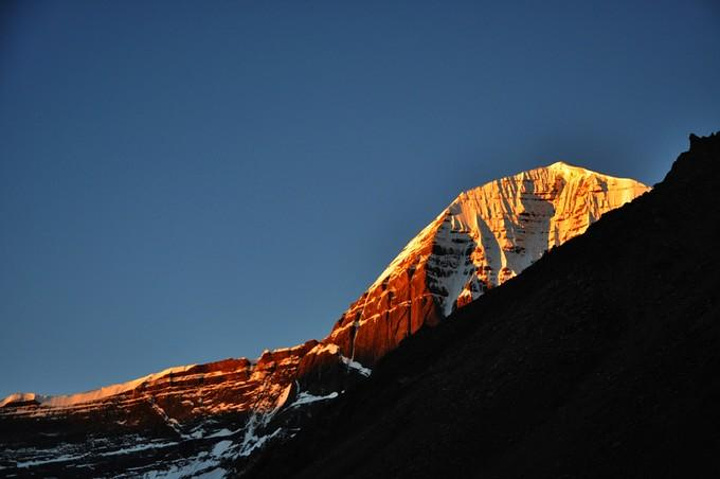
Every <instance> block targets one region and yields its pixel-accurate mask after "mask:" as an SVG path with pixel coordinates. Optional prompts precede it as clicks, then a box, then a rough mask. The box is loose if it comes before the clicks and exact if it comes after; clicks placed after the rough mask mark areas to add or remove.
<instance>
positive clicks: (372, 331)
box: [325, 162, 649, 365]
mask: <svg viewBox="0 0 720 479" xmlns="http://www.w3.org/2000/svg"><path fill="white" fill-rule="evenodd" d="M648 190H649V188H648V187H647V186H645V185H643V184H641V183H638V182H637V181H634V180H630V179H621V178H613V177H609V176H606V175H601V174H599V173H595V172H592V171H589V170H586V169H583V168H579V167H575V166H570V165H568V164H566V163H562V162H558V163H553V164H552V165H550V166H547V167H544V168H537V169H534V170H530V171H526V172H523V173H520V174H518V175H515V176H510V177H507V178H502V179H499V180H496V181H493V182H490V183H487V184H486V185H483V186H481V187H479V188H475V189H473V190H470V191H467V192H465V193H462V194H460V196H458V197H457V198H456V199H455V201H453V202H452V203H451V204H450V206H448V207H447V208H446V209H445V210H443V211H442V213H440V215H438V217H437V218H436V219H435V220H434V221H433V222H432V223H430V224H429V225H428V226H427V227H426V228H425V229H423V230H422V231H421V232H420V233H419V234H418V235H417V236H416V237H415V238H414V239H413V240H412V241H411V242H410V243H408V245H407V246H406V247H405V249H403V251H402V252H401V253H400V254H399V255H398V257H397V258H395V260H394V261H393V262H392V263H391V264H390V266H389V267H388V268H387V269H386V270H385V271H384V272H383V273H382V274H381V275H380V277H379V278H378V279H377V281H375V283H373V284H372V285H371V286H370V288H368V290H367V291H366V292H365V293H364V294H363V295H362V296H361V297H360V298H359V299H358V300H357V301H356V302H355V303H354V304H352V305H351V306H350V308H349V309H348V310H347V311H346V312H345V313H344V314H343V316H342V318H340V320H339V321H338V323H337V324H336V325H335V327H334V328H333V331H332V333H331V334H330V336H329V337H328V338H327V339H326V340H325V342H332V343H334V344H337V345H338V346H339V347H340V351H341V352H342V354H343V355H345V356H347V357H351V358H355V359H357V360H358V361H359V362H360V363H362V364H369V365H372V364H374V363H375V361H377V360H378V359H379V358H381V357H382V356H384V355H385V354H386V353H387V352H388V351H390V350H392V349H394V348H396V347H397V345H398V344H399V343H400V341H402V340H403V339H404V338H406V337H408V336H409V335H411V334H413V333H415V332H416V331H417V330H418V329H420V328H421V327H422V326H423V325H430V326H432V325H435V324H437V323H438V322H439V321H440V320H441V319H442V318H444V317H447V316H448V315H450V314H451V313H452V312H453V311H455V310H456V309H457V308H458V307H461V306H464V305H466V304H468V303H470V302H471V301H473V300H475V299H477V298H478V297H480V296H481V295H482V294H483V293H484V292H485V291H487V290H488V289H491V288H494V287H496V286H498V285H500V284H502V283H504V282H505V281H507V280H508V279H510V278H513V277H515V276H517V275H518V274H520V272H521V271H522V270H524V269H525V268H527V267H528V266H530V265H531V264H533V263H534V262H535V261H537V260H538V259H540V257H541V256H542V255H543V254H545V252H546V251H548V250H549V249H551V248H553V247H555V246H559V245H561V244H563V243H565V242H566V241H568V240H569V239H571V238H574V237H575V236H578V235H580V234H582V233H584V232H585V230H587V228H588V227H589V226H590V225H591V224H592V223H594V222H595V221H596V220H597V219H598V218H600V217H601V216H602V215H603V214H604V213H606V212H608V211H610V210H613V209H615V208H618V207H619V206H622V205H623V204H625V203H627V202H629V201H631V200H633V199H634V198H636V197H637V196H639V195H641V194H643V193H645V192H646V191H648Z"/></svg>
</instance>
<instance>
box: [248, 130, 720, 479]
mask: <svg viewBox="0 0 720 479" xmlns="http://www.w3.org/2000/svg"><path fill="white" fill-rule="evenodd" d="M718 178H720V135H717V134H716V135H713V136H711V137H708V138H697V137H695V136H691V148H690V151H689V152H686V153H683V154H682V155H680V157H679V158H678V160H677V161H676V162H675V164H674V165H673V167H672V170H671V171H670V172H669V173H668V175H667V176H666V178H665V180H664V181H663V182H662V183H660V184H659V185H657V186H656V188H655V189H654V190H653V191H652V192H651V193H648V194H645V195H643V196H642V197H640V198H638V199H637V200H635V201H634V202H632V203H631V204H628V205H626V206H625V207H623V208H621V209H619V210H617V211H612V212H610V213H607V214H606V215H604V216H603V218H602V219H601V220H600V221H599V222H597V223H596V224H594V225H593V226H591V227H590V229H589V230H588V232H587V233H586V234H585V235H583V236H581V237H578V238H576V239H574V240H572V241H570V242H568V243H567V244H565V245H564V246H562V247H559V248H556V249H554V250H552V251H551V252H549V253H548V254H547V255H545V256H544V257H543V258H542V259H541V260H540V261H538V262H537V263H536V264H534V265H533V266H531V267H530V268H528V269H527V270H526V271H525V272H524V273H523V274H522V275H520V276H519V277H518V278H516V279H514V280H511V281H509V282H508V283H507V284H505V285H504V286H503V287H500V288H496V289H493V290H490V291H489V292H488V293H487V294H486V295H485V296H483V297H481V298H480V299H479V300H477V301H475V302H474V303H472V304H470V305H469V306H467V307H465V308H463V309H461V310H459V311H458V312H456V313H455V314H454V315H453V316H451V317H450V318H448V319H447V320H446V321H444V322H443V323H442V324H441V325H440V326H438V327H436V328H432V329H427V330H422V331H420V332H419V333H418V334H417V335H415V336H413V337H411V338H409V339H408V340H406V341H404V342H403V343H402V345H401V346H400V347H399V348H398V349H397V350H396V351H394V352H392V353H390V354H389V355H388V356H386V357H385V358H384V359H383V360H382V361H381V362H380V363H379V364H378V366H377V368H376V369H375V372H374V374H373V376H372V377H371V379H370V380H369V381H368V382H366V383H364V384H362V385H360V386H358V387H357V388H355V389H354V390H352V391H347V392H346V394H344V395H343V397H342V398H340V399H338V400H337V402H336V403H335V404H333V405H331V406H329V407H328V408H327V409H326V410H325V411H324V412H323V413H322V414H320V415H318V416H316V417H315V418H314V419H313V421H312V422H311V423H310V424H309V425H307V426H305V427H304V428H303V430H302V431H300V432H299V433H298V434H297V436H296V437H295V438H294V439H293V440H292V441H290V442H289V443H286V444H284V445H275V446H270V447H269V448H268V449H267V450H266V451H265V453H264V454H263V455H262V456H261V457H260V458H259V460H258V461H257V462H256V463H255V464H254V466H253V467H252V468H251V469H250V470H249V471H248V473H247V475H243V477H264V478H265V477H308V478H310V477H312V478H324V477H343V478H370V477H373V478H377V477H414V478H426V477H427V478H430V477H433V478H434V477H438V476H440V477H443V476H444V477H533V478H538V477H540V478H542V477H548V478H550V477H552V478H558V477H598V478H600V477H603V478H604V477H638V478H639V477H653V478H654V477H693V476H697V475H702V477H718V476H719V475H720V407H718V404H720V306H719V304H720V294H719V293H718V291H720V289H719V288H720V249H718V247H717V244H718V238H719V237H720V227H719V224H720V223H718V220H720V201H719V200H718V198H717V188H716V184H717V180H718Z"/></svg>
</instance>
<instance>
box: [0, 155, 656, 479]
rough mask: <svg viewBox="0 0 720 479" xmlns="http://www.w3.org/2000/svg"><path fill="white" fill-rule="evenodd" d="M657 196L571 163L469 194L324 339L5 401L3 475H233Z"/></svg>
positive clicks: (1, 407)
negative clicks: (572, 244)
mask: <svg viewBox="0 0 720 479" xmlns="http://www.w3.org/2000/svg"><path fill="white" fill-rule="evenodd" d="M648 190H649V188H648V187H647V186H645V185H643V184H641V183H638V182H636V181H634V180H630V179H619V178H613V177H609V176H606V175H602V174H599V173H595V172H592V171H589V170H585V169H583V168H579V167H574V166H570V165H567V164H565V163H554V164H552V165H549V166H547V167H544V168H537V169H534V170H530V171H527V172H523V173H520V174H517V175H515V176H510V177H507V178H502V179H500V180H496V181H493V182H491V183H488V184H486V185H484V186H481V187H479V188H476V189H473V190H470V191H467V192H465V193H462V194H461V195H460V196H458V197H457V198H456V199H455V200H454V201H453V202H452V203H451V204H450V205H449V206H448V207H447V208H445V209H444V210H443V211H442V212H441V213H440V215H438V216H437V218H436V219H435V220H434V221H432V222H431V223H430V224H429V225H428V226H427V227H426V228H424V229H423V230H422V231H421V232H420V233H419V234H418V235H417V236H416V237H415V238H414V239H413V240H412V241H410V243H408V245H407V246H406V247H405V248H404V249H403V251H402V252H401V253H400V254H399V255H398V256H397V258H395V260H394V261H392V263H391V264H390V265H389V266H388V267H387V269H385V271H383V273H382V274H381V275H380V276H379V277H378V279H377V280H376V281H375V282H374V283H373V284H372V285H371V286H370V287H369V288H368V290H367V291H366V292H365V293H363V294H362V295H361V296H360V298H359V299H358V300H357V301H356V302H355V303H353V304H352V305H350V307H349V309H348V310H347V311H346V312H345V313H343V315H342V316H341V318H340V319H339V320H338V322H337V323H336V324H335V326H334V327H333V329H332V331H331V333H330V334H329V336H328V337H326V338H325V339H324V340H322V341H320V342H318V341H309V342H307V343H305V344H302V345H300V346H296V347H294V348H288V349H283V350H276V351H268V352H266V353H264V354H263V355H262V357H260V358H259V359H258V360H257V361H250V360H247V359H228V360H224V361H219V362H216V363H210V364H204V365H192V366H184V367H180V368H172V369H170V370H166V371H163V372H161V373H157V374H152V375H150V376H146V377H144V378H140V379H137V380H135V381H130V382H128V383H124V384H119V385H115V386H109V387H107V388H102V389H99V390H97V391H91V392H88V393H81V394H76V395H71V396H56V397H43V396H39V395H34V394H18V395H13V396H10V397H8V398H6V399H5V400H3V401H2V402H0V475H7V476H12V475H13V474H22V475H30V476H32V475H35V476H51V475H56V476H73V477H122V476H127V477H136V476H138V475H147V476H148V477H162V476H163V475H169V476H172V477H193V476H200V475H203V474H212V475H214V476H217V477H223V476H224V475H231V474H233V473H237V472H238V471H239V470H241V469H242V468H243V467H244V466H243V465H244V464H245V463H246V462H247V461H252V458H253V452H254V451H257V450H259V449H260V448H261V447H262V446H263V444H265V443H266V442H268V441H271V440H273V439H280V438H289V437H292V436H293V435H294V434H295V433H296V432H297V430H298V428H300V427H302V425H303V424H304V421H306V420H307V419H308V418H309V417H310V416H312V415H313V411H314V410H315V408H318V407H322V404H323V403H325V402H327V401H329V400H332V399H334V398H336V397H338V395H339V394H342V391H344V390H345V389H346V388H347V387H349V386H351V385H352V384H353V383H355V382H357V381H361V380H363V379H364V378H366V377H368V376H369V375H370V373H371V371H370V369H368V366H373V365H374V364H375V363H376V362H377V361H378V360H379V359H380V358H382V357H383V356H384V355H385V354H387V353H388V352H389V351H391V350H393V349H395V348H396V347H398V345H399V344H400V342H401V341H403V340H404V339H405V338H407V337H408V336H411V335H413V334H414V333H416V332H417V331H418V330H420V329H421V328H423V327H424V326H434V325H437V324H438V323H439V322H441V321H442V320H443V319H444V318H445V317H447V316H449V315H450V314H452V313H453V312H454V311H456V310H457V309H458V308H461V307H463V306H465V305H467V304H468V303H470V302H472V301H473V300H475V299H477V298H479V297H480V296H481V295H483V294H484V293H485V292H486V291H488V290H490V289H492V288H494V287H496V286H498V285H500V284H502V283H503V282H505V281H507V280H508V279H510V278H513V277H515V276H517V275H518V274H520V273H521V272H522V271H523V270H524V269H525V268H527V267H528V266H530V265H531V264H533V263H534V262H535V261H537V260H538V259H540V258H541V257H542V256H543V254H545V252H546V251H548V250H550V249H551V248H553V247H555V246H559V245H561V244H563V243H564V242H566V241H568V240H569V239H572V238H573V237H576V236H578V235H580V234H582V233H583V232H584V231H585V230H586V229H587V228H588V227H589V226H590V224H592V223H593V222H595V221H596V220H597V219H599V218H600V217H601V216H602V215H603V214H604V213H606V212H608V211H610V210H613V209H615V208H618V207H620V206H622V205H623V204H625V203H627V202H629V201H631V200H633V199H634V198H635V197H637V196H639V195H641V194H643V193H645V192H646V191H648Z"/></svg>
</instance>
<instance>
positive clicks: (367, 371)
mask: <svg viewBox="0 0 720 479" xmlns="http://www.w3.org/2000/svg"><path fill="white" fill-rule="evenodd" d="M340 360H341V361H342V362H343V363H344V364H345V365H346V366H347V367H348V368H350V369H354V370H355V371H357V372H359V373H360V374H362V375H363V376H365V377H366V378H367V377H370V375H371V374H372V369H370V368H366V367H364V366H363V365H362V364H360V363H359V362H357V361H353V360H352V359H350V358H346V357H345V356H342V355H341V356H340Z"/></svg>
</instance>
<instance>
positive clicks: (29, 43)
mask: <svg viewBox="0 0 720 479" xmlns="http://www.w3.org/2000/svg"><path fill="white" fill-rule="evenodd" d="M718 45H720V9H719V8H718V7H717V6H716V5H715V4H714V2H712V1H652V2H649V1H646V2H639V1H632V0H630V1H622V2H615V1H602V2H574V1H572V2H571V1H568V2H556V1H544V2H447V1H439V2H421V1H413V2H369V1H363V2H342V1H333V2H301V1H292V2H272V1H257V2H255V1H233V2H231V1H216V2H161V1H155V2H133V1H128V2H107V1H88V2H75V1H64V2H44V1H34V2H17V3H13V2H4V3H3V4H2V5H1V6H0V262H1V264H2V268H1V269H0V364H2V365H3V367H2V368H0V396H4V395H6V394H9V393H11V392H15V391H36V392H42V393H69V392H75V391H81V390H86V389H91V388H95V387H99V386H103V385H106V384H110V383H114V382H119V381H125V380H128V379H131V378H134V377H137V376H142V375H144V374H148V373H151V372H153V371H156V370H160V369H164V368H166V367H169V366H174V365H180V364H188V363H195V362H205V361H211V360H216V359H222V358H225V357H231V356H233V357H237V356H249V357H254V356H257V355H259V354H260V353H261V352H262V350H263V349H265V348H277V347H282V346H289V345H293V344H296V343H299V342H301V341H304V340H306V339H310V338H321V337H323V336H324V335H325V334H326V333H327V332H328V331H329V330H330V328H331V325H332V324H333V322H334V321H335V320H336V319H337V318H338V317H339V316H340V314H341V313H342V312H343V310H344V309H345V308H346V307H347V305H348V304H349V303H350V302H351V301H353V300H355V299H356V298H357V296H359V295H360V294H361V293H362V291H363V290H364V289H365V287H366V286H367V285H368V284H369V283H371V282H372V281H373V280H374V279H375V276H376V275H377V274H379V273H380V272H381V271H382V270H383V269H384V267H385V266H386V265H387V263H388V262H389V261H390V260H391V259H392V258H393V257H394V256H395V254H397V253H398V252H399V251H400V249H401V248H402V247H403V246H404V244H405V243H406V242H407V241H408V240H409V239H410V238H412V237H413V236H414V235H415V233H416V232H417V231H418V230H420V229H421V228H422V227H423V226H425V224H427V223H428V222H429V221H430V220H431V219H432V218H434V217H435V215H436V214H437V213H439V211H440V210H442V208H444V207H445V206H446V205H447V204H448V203H449V202H450V201H451V200H452V199H453V198H454V197H455V196H456V195H457V194H458V193H459V192H460V191H462V190H464V189H469V188H471V187H473V186H477V185H480V184H482V183H485V182H486V181H489V180H491V179H493V178H496V177H500V176H504V175H507V174H512V173H516V172H518V171H522V170H524V169H529V168H532V167H536V166H540V165H544V164H548V163H552V162H554V161H556V160H564V161H567V162H570V163H574V164H579V165H582V166H585V167H587V168H591V169H595V170H598V171H601V172H605V173H608V174H613V175H616V176H627V177H634V178H636V179H639V180H641V181H644V182H646V183H649V184H652V183H655V182H657V181H659V180H661V179H662V177H663V176H664V174H665V172H666V171H667V170H668V169H669V167H670V164H671V162H672V160H673V159H674V158H675V157H676V156H677V154H678V153H679V152H681V151H683V150H685V149H686V147H687V135H688V133H690V132H696V133H698V134H708V133H710V132H712V131H715V130H718V129H720V91H719V90H718V85H720V55H719V54H718V48H717V47H718Z"/></svg>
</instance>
